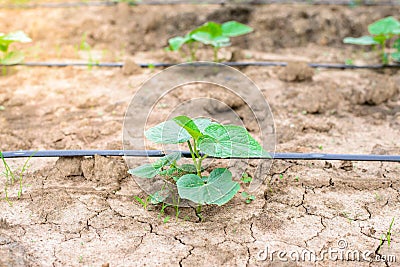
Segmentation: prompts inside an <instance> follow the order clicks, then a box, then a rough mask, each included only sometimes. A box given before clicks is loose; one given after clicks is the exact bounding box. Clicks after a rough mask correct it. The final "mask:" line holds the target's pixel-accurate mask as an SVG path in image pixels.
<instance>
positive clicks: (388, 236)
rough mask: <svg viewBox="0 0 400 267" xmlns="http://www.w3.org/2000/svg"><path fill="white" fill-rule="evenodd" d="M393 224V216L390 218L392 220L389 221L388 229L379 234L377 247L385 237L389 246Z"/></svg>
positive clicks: (380, 245)
mask: <svg viewBox="0 0 400 267" xmlns="http://www.w3.org/2000/svg"><path fill="white" fill-rule="evenodd" d="M393 224H394V217H393V218H392V221H391V222H390V225H389V229H388V230H387V232H386V234H382V235H381V239H380V244H379V249H380V248H381V247H382V245H383V242H384V238H385V237H386V240H387V244H388V248H390V244H391V242H392V227H393ZM379 249H378V251H379Z"/></svg>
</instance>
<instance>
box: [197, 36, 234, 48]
mask: <svg viewBox="0 0 400 267" xmlns="http://www.w3.org/2000/svg"><path fill="white" fill-rule="evenodd" d="M192 38H193V39H194V40H196V41H198V42H201V43H203V44H206V45H212V46H214V47H223V46H229V45H230V44H231V43H230V39H229V37H226V36H222V35H221V36H216V37H213V36H212V35H211V34H209V33H208V32H197V33H195V34H193V35H192Z"/></svg>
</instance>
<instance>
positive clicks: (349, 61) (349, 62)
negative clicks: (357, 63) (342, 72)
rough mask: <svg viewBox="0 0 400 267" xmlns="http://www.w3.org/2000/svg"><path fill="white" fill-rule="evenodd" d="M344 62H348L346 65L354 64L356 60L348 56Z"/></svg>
mask: <svg viewBox="0 0 400 267" xmlns="http://www.w3.org/2000/svg"><path fill="white" fill-rule="evenodd" d="M344 64H346V65H354V61H353V60H352V59H351V58H347V59H346V60H345V61H344Z"/></svg>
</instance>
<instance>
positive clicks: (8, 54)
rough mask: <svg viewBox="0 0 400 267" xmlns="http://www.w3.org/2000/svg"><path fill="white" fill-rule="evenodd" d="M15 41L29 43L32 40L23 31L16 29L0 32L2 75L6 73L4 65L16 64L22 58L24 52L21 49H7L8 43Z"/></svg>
mask: <svg viewBox="0 0 400 267" xmlns="http://www.w3.org/2000/svg"><path fill="white" fill-rule="evenodd" d="M16 42H19V43H29V42H32V39H31V38H29V37H28V36H27V35H26V34H25V33H24V32H23V31H16V32H11V33H8V34H4V33H1V32H0V51H1V52H2V55H1V56H0V65H3V75H4V74H5V73H6V69H5V67H4V66H7V65H14V64H18V63H21V62H22V61H23V60H24V53H22V52H21V51H17V50H15V51H9V48H10V45H11V44H12V43H16Z"/></svg>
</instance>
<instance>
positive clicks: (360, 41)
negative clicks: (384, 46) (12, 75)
mask: <svg viewBox="0 0 400 267" xmlns="http://www.w3.org/2000/svg"><path fill="white" fill-rule="evenodd" d="M343 43H345V44H355V45H376V44H379V43H378V42H377V41H375V40H374V38H373V37H372V36H362V37H359V38H354V37H346V38H344V39H343Z"/></svg>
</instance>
